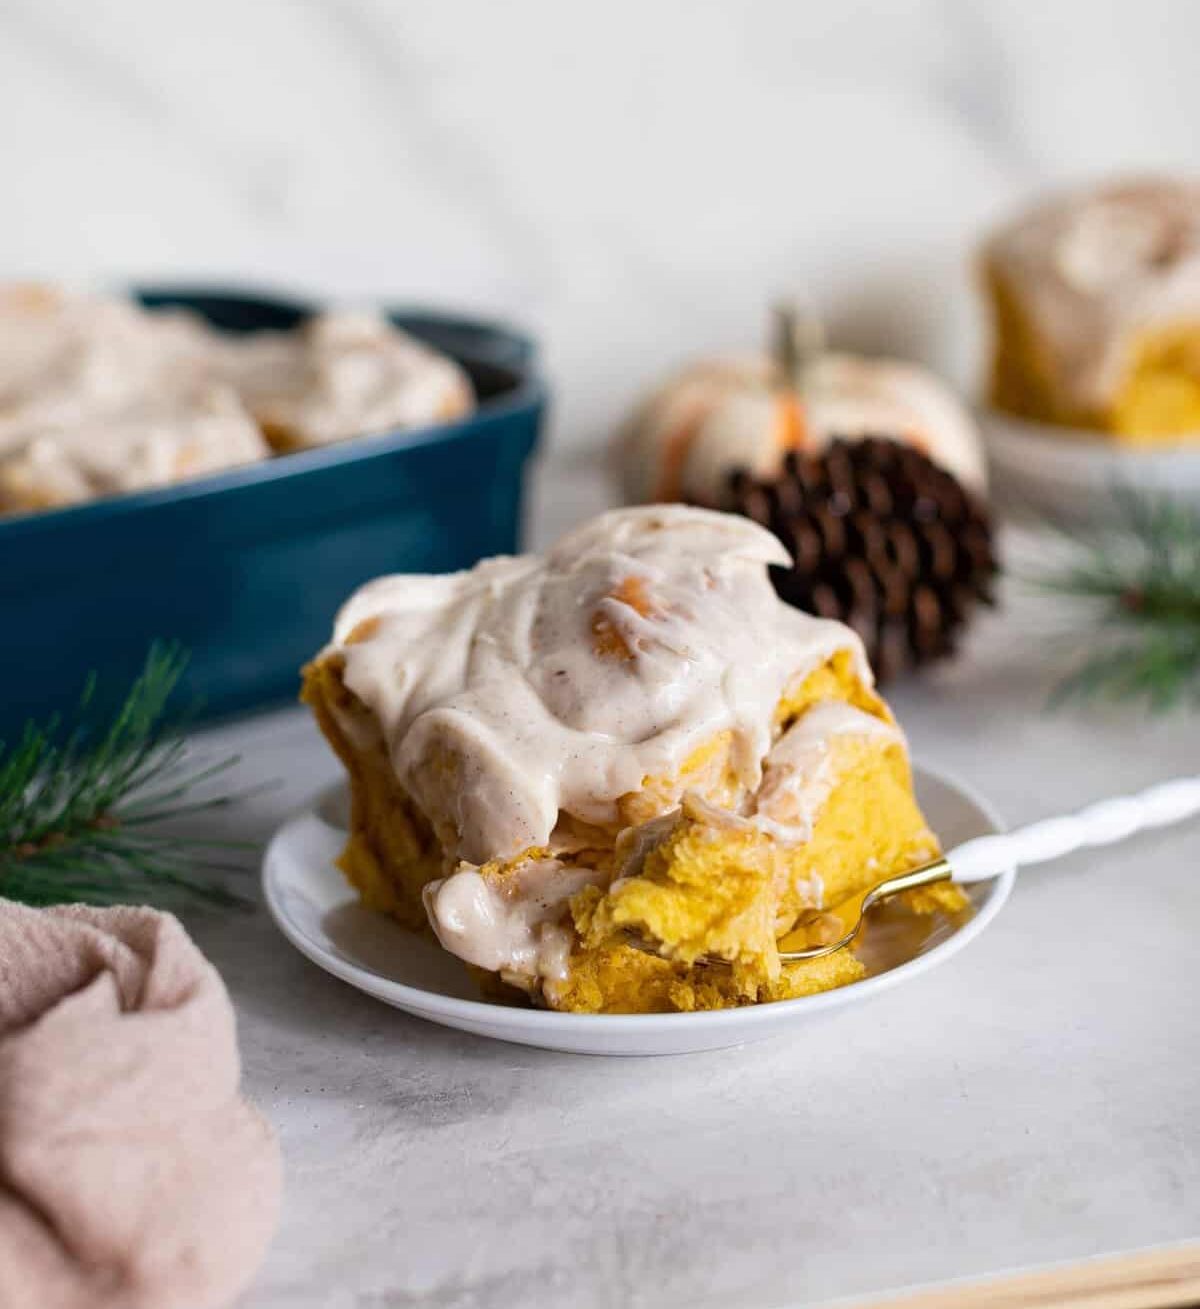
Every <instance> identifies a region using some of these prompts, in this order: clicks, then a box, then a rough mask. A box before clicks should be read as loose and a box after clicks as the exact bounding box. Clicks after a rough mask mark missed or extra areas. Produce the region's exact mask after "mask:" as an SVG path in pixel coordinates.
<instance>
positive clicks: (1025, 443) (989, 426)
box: [982, 410, 1200, 521]
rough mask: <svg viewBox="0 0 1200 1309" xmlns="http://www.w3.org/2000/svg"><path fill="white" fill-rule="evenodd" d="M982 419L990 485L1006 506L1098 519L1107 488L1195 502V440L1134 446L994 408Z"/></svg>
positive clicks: (1199, 456) (1198, 448)
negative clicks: (1005, 502) (1117, 488)
mask: <svg viewBox="0 0 1200 1309" xmlns="http://www.w3.org/2000/svg"><path fill="white" fill-rule="evenodd" d="M982 419H983V430H984V436H985V438H986V441H987V451H988V462H989V464H990V466H991V471H992V476H993V480H994V482H995V486H996V490H997V492H998V493H999V495H1000V496H1001V498H1002V499H1007V500H1008V501H1010V502H1012V503H1013V504H1014V506H1028V507H1032V508H1034V509H1036V510H1038V511H1039V512H1041V513H1043V514H1047V515H1049V516H1051V517H1053V518H1068V519H1073V520H1094V521H1103V520H1105V519H1110V518H1112V517H1113V516H1114V515H1115V513H1116V512H1117V510H1116V502H1115V501H1114V500H1113V496H1112V491H1113V488H1114V487H1119V488H1129V489H1132V490H1136V491H1147V492H1151V493H1155V494H1162V495H1165V496H1167V497H1168V498H1170V499H1172V500H1175V501H1178V502H1180V503H1182V504H1189V505H1196V506H1200V442H1197V441H1195V440H1192V441H1181V442H1178V443H1176V444H1172V445H1162V446H1151V447H1148V448H1143V449H1138V448H1136V447H1131V446H1123V445H1118V444H1117V443H1116V442H1115V441H1108V440H1105V439H1104V438H1103V437H1097V435H1096V433H1094V432H1073V431H1071V429H1069V428H1061V427H1050V426H1048V425H1047V424H1044V423H1031V422H1026V421H1025V420H1024V419H1020V418H1014V417H1012V416H1010V415H1008V414H1001V413H998V412H996V411H995V410H985V411H984V413H983V415H982Z"/></svg>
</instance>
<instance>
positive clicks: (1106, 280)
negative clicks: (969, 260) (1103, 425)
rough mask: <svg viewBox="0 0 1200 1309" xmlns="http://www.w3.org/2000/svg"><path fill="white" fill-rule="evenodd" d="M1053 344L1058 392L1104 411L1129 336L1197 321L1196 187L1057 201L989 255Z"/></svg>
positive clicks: (1199, 207) (1012, 230)
mask: <svg viewBox="0 0 1200 1309" xmlns="http://www.w3.org/2000/svg"><path fill="white" fill-rule="evenodd" d="M983 256H984V261H985V263H986V264H987V265H988V267H989V268H990V269H991V270H992V271H993V272H994V273H995V274H996V275H997V276H998V277H999V278H1000V279H1001V280H1002V281H1003V282H1005V283H1006V284H1007V285H1008V286H1009V287H1010V288H1011V290H1012V293H1013V294H1014V295H1015V296H1016V297H1017V299H1018V301H1019V303H1020V304H1021V305H1022V307H1023V308H1024V310H1025V312H1026V313H1028V314H1029V316H1030V317H1031V319H1032V320H1033V322H1034V324H1035V326H1036V330H1037V331H1038V333H1039V334H1040V336H1041V337H1042V338H1043V340H1045V341H1046V342H1047V343H1048V345H1049V348H1050V352H1051V358H1050V361H1049V362H1050V366H1051V367H1052V368H1053V369H1054V373H1055V381H1056V383H1057V386H1058V389H1059V390H1060V391H1061V392H1062V393H1063V394H1065V395H1067V396H1068V397H1070V398H1071V400H1072V402H1073V403H1075V404H1076V405H1078V406H1079V407H1081V408H1085V409H1086V408H1094V407H1102V406H1103V405H1104V404H1105V403H1107V401H1108V400H1109V399H1110V398H1111V396H1112V394H1113V392H1114V391H1115V390H1116V388H1117V387H1118V386H1119V385H1120V383H1121V380H1122V376H1123V373H1124V369H1125V366H1126V363H1127V360H1128V350H1129V345H1130V340H1131V337H1132V336H1133V335H1134V334H1135V333H1137V332H1140V331H1143V330H1145V329H1147V328H1155V327H1164V326H1169V325H1171V324H1174V323H1179V322H1184V323H1192V324H1195V323H1197V322H1200V184H1197V183H1195V182H1181V181H1167V180H1162V181H1153V180H1151V181H1142V182H1123V183H1117V184H1112V185H1108V186H1104V187H1100V188H1095V189H1091V190H1087V191H1084V192H1079V193H1075V194H1071V195H1067V196H1062V197H1058V198H1056V199H1053V200H1051V201H1049V202H1048V203H1046V204H1044V205H1041V206H1039V207H1038V208H1036V209H1034V210H1033V211H1032V212H1029V213H1026V214H1023V215H1021V216H1020V217H1019V218H1017V219H1015V220H1014V221H1013V222H1011V223H1009V224H1008V225H1006V226H1005V227H1003V228H1001V229H1000V230H999V231H997V232H996V233H995V235H994V236H993V237H992V238H991V239H990V241H989V242H988V243H987V245H986V246H985V247H984V251H983Z"/></svg>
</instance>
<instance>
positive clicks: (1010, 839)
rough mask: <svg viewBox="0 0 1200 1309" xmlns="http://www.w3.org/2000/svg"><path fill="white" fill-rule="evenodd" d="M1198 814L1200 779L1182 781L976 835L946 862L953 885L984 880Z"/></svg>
mask: <svg viewBox="0 0 1200 1309" xmlns="http://www.w3.org/2000/svg"><path fill="white" fill-rule="evenodd" d="M1198 813H1200V777H1180V778H1178V779H1177V780H1175V781H1173V782H1163V783H1161V785H1159V786H1152V787H1151V788H1150V789H1149V790H1148V791H1142V792H1141V793H1140V794H1138V795H1130V796H1123V797H1120V798H1118V799H1115V800H1101V801H1100V803H1099V804H1094V805H1089V806H1088V807H1087V808H1086V809H1081V810H1080V811H1079V812H1078V813H1077V814H1069V815H1067V816H1065V817H1063V818H1047V819H1045V820H1044V821H1043V822H1040V823H1031V824H1030V826H1028V827H1021V828H1018V829H1017V830H1016V831H1015V832H1001V833H997V834H996V835H995V836H977V837H976V838H975V839H974V840H973V841H964V842H963V844H962V845H960V846H958V847H956V848H955V849H953V850H951V851H950V852H949V853H948V854H947V855H946V860H947V862H948V863H949V864H950V867H951V868H952V869H953V872H954V880H955V881H956V882H964V883H966V882H985V881H987V879H988V878H990V877H997V876H999V874H1000V873H1002V872H1003V871H1004V870H1005V869H1006V868H1013V867H1017V868H1023V867H1025V866H1026V865H1027V864H1041V863H1045V862H1047V860H1050V859H1057V858H1059V856H1060V855H1065V854H1070V853H1071V852H1072V851H1074V850H1081V849H1083V847H1084V846H1091V845H1112V844H1113V843H1114V842H1116V841H1123V840H1124V839H1125V838H1126V837H1127V836H1132V835H1133V834H1134V832H1140V831H1142V830H1143V828H1147V827H1167V826H1169V825H1170V824H1171V823H1179V822H1182V821H1183V820H1184V819H1185V818H1191V817H1192V815H1193V814H1198Z"/></svg>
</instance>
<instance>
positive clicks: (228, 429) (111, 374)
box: [0, 285, 473, 512]
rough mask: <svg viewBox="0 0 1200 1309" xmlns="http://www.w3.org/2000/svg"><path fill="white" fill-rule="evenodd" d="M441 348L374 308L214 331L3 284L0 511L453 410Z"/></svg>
mask: <svg viewBox="0 0 1200 1309" xmlns="http://www.w3.org/2000/svg"><path fill="white" fill-rule="evenodd" d="M472 405H473V395H472V392H471V386H470V381H469V379H468V378H467V376H466V374H465V373H464V372H463V370H462V369H461V368H459V366H458V365H457V364H456V363H454V362H453V361H452V360H449V359H447V358H445V357H443V356H441V355H439V354H438V353H437V352H436V351H433V350H431V349H429V348H428V347H426V346H424V345H422V344H421V343H419V342H418V341H416V340H414V339H413V338H412V337H410V336H408V335H407V334H405V333H403V332H401V331H400V330H399V329H397V328H395V327H394V326H393V325H392V324H391V323H390V322H388V321H387V320H386V319H385V318H383V317H381V316H380V315H377V314H371V313H351V312H344V311H338V312H331V313H325V314H318V315H315V316H314V317H313V318H312V319H310V320H309V321H308V322H307V323H306V324H305V325H304V326H303V327H302V328H301V329H298V330H296V331H292V332H278V333H276V332H263V333H251V334H249V335H243V336H235V335H225V334H222V333H220V332H217V331H215V330H213V329H212V328H211V327H209V326H208V325H207V324H206V323H205V322H204V321H203V320H202V319H200V318H198V317H196V316H194V315H191V314H188V313H184V312H177V311H165V310H154V311H148V310H145V309H142V308H141V307H139V306H138V305H136V304H134V303H133V302H132V301H128V300H123V299H119V298H116V297H108V296H92V295H82V294H74V293H70V292H67V291H62V290H57V289H55V288H52V287H45V286H38V285H34V286H11V287H7V288H2V289H0V512H5V511H6V510H20V509H36V508H43V507H48V506H52V505H59V504H66V503H71V502H74V501H78V500H83V499H88V498H90V497H92V496H96V495H104V494H112V493H114V492H118V491H130V490H137V489H141V488H144V487H149V486H158V485H162V484H164V483H167V482H174V481H178V480H180V479H182V478H186V477H193V476H198V475H201V474H204V473H211V472H217V471H220V470H221V469H224V468H230V467H234V466H236V465H239V464H244V463H248V462H252V461H255V460H260V459H265V458H267V457H269V456H270V454H271V453H272V449H271V444H272V443H278V444H280V445H281V446H282V447H283V448H286V449H293V448H297V447H301V446H309V445H319V444H324V443H326V442H329V441H336V440H342V439H345V438H348V437H353V436H357V435H367V434H373V433H378V432H382V431H390V430H394V429H399V428H408V427H413V426H417V425H420V424H424V423H431V422H436V421H440V420H443V419H447V418H451V417H454V416H457V415H459V414H462V413H464V412H466V411H468V410H469V409H470V408H471V407H472Z"/></svg>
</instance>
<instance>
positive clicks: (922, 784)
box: [263, 768, 1016, 1055]
mask: <svg viewBox="0 0 1200 1309" xmlns="http://www.w3.org/2000/svg"><path fill="white" fill-rule="evenodd" d="M915 778H916V787H917V795H918V798H919V800H920V802H921V805H922V807H923V809H924V811H925V814H926V816H927V817H928V819H929V822H930V825H931V826H932V827H933V828H934V830H935V831H936V832H937V833H938V835H939V836H940V838H941V839H942V842H943V844H944V845H945V846H947V847H950V846H953V845H957V844H958V843H959V842H962V841H965V840H967V839H968V838H970V837H972V836H982V835H984V834H985V833H988V832H994V831H999V830H1001V824H1000V823H999V821H998V820H997V818H996V817H995V815H994V814H993V813H992V812H991V810H990V809H989V807H988V806H987V804H986V803H985V802H984V801H983V800H981V799H979V798H978V797H976V796H975V795H973V794H972V793H971V791H970V790H969V789H967V788H966V787H965V786H963V785H962V784H961V783H959V782H957V781H953V780H951V779H949V778H943V777H939V776H938V775H937V774H935V773H932V772H929V771H928V770H926V769H922V768H917V769H915ZM345 814H346V795H345V789H344V787H343V786H342V785H340V784H339V785H338V786H337V787H335V788H333V789H332V790H330V791H327V792H326V793H325V794H324V795H323V796H321V797H319V798H318V799H317V801H315V802H314V804H313V805H312V806H310V807H309V808H308V809H305V810H304V811H303V812H301V813H299V814H297V815H296V816H295V817H294V818H292V819H290V820H289V821H288V822H287V823H285V824H284V825H283V826H282V827H281V828H280V829H279V831H278V832H276V834H275V836H274V837H273V838H272V839H271V842H270V844H269V845H268V847H267V852H266V856H265V858H264V861H263V889H264V891H265V892H266V899H267V907H268V909H269V911H270V913H271V916H272V918H274V920H275V922H276V923H277V924H278V926H279V929H280V930H281V931H282V932H283V934H284V936H286V937H287V938H288V940H289V941H291V943H292V944H293V945H294V946H295V947H296V948H297V949H298V950H299V951H300V952H301V953H302V954H305V955H307V956H308V958H309V959H311V960H312V961H313V962H314V963H315V964H317V965H318V966H319V967H321V968H324V969H325V970H326V972H329V973H332V974H333V975H334V976H335V977H340V978H341V979H342V980H343V981H345V982H349V983H350V985H351V986H354V987H357V988H358V989H359V990H360V991H365V992H366V993H367V994H368V995H372V996H374V997H375V998H376V999H379V1000H382V1001H384V1003H386V1004H390V1005H394V1006H395V1007H396V1008H397V1009H403V1010H404V1011H405V1012H407V1013H410V1014H415V1015H416V1016H417V1017H418V1018H426V1019H428V1020H429V1021H430V1022H434V1023H441V1024H443V1025H444V1026H447V1027H456V1028H460V1029H461V1030H463V1031H466V1032H474V1033H476V1034H477V1035H479V1036H490V1037H493V1038H495V1039H497V1040H501V1041H514V1042H517V1043H518V1044H520V1045H533V1046H541V1047H542V1048H544V1049H547V1050H566V1051H570V1052H573V1053H577V1054H609V1055H660V1054H685V1053H690V1052H693V1051H697V1050H716V1049H721V1048H722V1047H725V1046H731V1045H744V1044H746V1043H748V1042H751V1041H761V1040H764V1039H765V1038H767V1037H770V1036H778V1035H782V1034H783V1033H785V1032H788V1031H791V1030H793V1029H795V1028H797V1027H799V1026H801V1025H803V1024H804V1023H805V1022H807V1021H808V1020H809V1019H810V1018H813V1017H815V1016H817V1015H818V1014H822V1013H826V1012H828V1011H829V1010H831V1009H838V1008H841V1007H842V1006H844V1005H850V1004H858V1003H861V1002H862V1001H864V1000H868V999H870V998H871V997H872V996H874V995H878V994H879V993H880V992H881V991H885V990H888V989H890V988H891V987H893V986H896V985H897V984H898V983H900V982H903V981H905V980H906V979H908V978H911V977H916V976H918V975H919V974H920V973H923V972H926V971H927V970H928V969H930V968H933V967H934V966H935V965H936V964H939V963H944V962H945V961H946V960H947V959H949V958H950V957H951V956H952V955H954V954H957V953H958V951H959V950H961V949H962V948H963V947H964V946H965V945H968V944H969V943H970V942H971V941H973V940H974V939H975V937H977V936H978V935H979V933H980V932H981V931H983V929H984V928H985V927H986V926H987V925H988V923H990V922H991V920H992V919H993V918H994V917H995V916H996V914H997V913H999V911H1000V908H1001V906H1002V905H1003V904H1004V902H1005V900H1007V899H1008V895H1009V892H1010V891H1011V890H1012V886H1013V882H1014V880H1015V878H1016V870H1015V869H1009V870H1007V871H1006V872H1005V873H1004V874H1003V875H1002V876H1000V877H998V878H996V879H995V880H994V881H991V882H986V883H982V884H979V885H976V886H970V887H966V888H964V889H965V890H966V892H967V894H968V896H969V897H970V898H971V901H972V905H973V911H972V912H970V913H968V914H964V915H959V916H957V917H956V920H955V921H951V920H949V919H947V918H945V917H944V916H941V915H937V916H934V917H931V918H928V919H922V920H919V922H918V923H916V924H914V919H913V917H912V916H911V915H903V916H897V917H896V918H895V919H894V921H893V922H891V923H890V924H889V923H888V922H886V921H884V920H883V919H877V920H876V923H875V926H874V927H873V930H872V931H870V932H869V933H868V934H867V939H866V942H865V944H864V945H863V947H862V949H861V950H860V951H859V956H860V958H862V959H863V962H864V963H865V964H866V965H867V970H868V976H867V977H866V978H864V979H863V980H862V981H860V982H855V983H854V984H853V985H851V986H844V987H841V988H839V989H838V990H834V991H823V992H821V993H820V994H818V995H812V996H805V997H803V998H802V999H799V1000H783V1001H780V1002H778V1003H776V1004H764V1005H753V1006H749V1007H747V1008H744V1009H722V1010H715V1011H711V1012H704V1013H692V1014H564V1013H554V1012H551V1011H548V1010H544V1009H526V1008H518V1007H515V1006H508V1005H503V1004H497V1003H494V1002H490V1001H486V1000H482V999H480V998H479V992H478V990H477V988H476V986H475V983H474V981H473V980H472V979H471V977H470V975H469V974H468V973H467V971H466V968H465V967H464V966H463V965H462V963H460V962H459V960H457V959H455V958H454V957H453V956H452V955H450V954H447V953H446V952H445V951H444V950H442V949H440V948H439V947H438V946H436V945H434V944H433V943H432V942H430V941H427V940H425V939H423V938H421V937H418V936H415V935H413V934H412V933H410V932H406V931H405V930H404V929H403V928H402V927H400V926H398V925H397V924H396V923H394V922H392V921H391V920H390V919H388V918H386V917H385V916H384V915H382V914H379V913H373V912H371V911H369V910H367V909H364V908H363V907H362V906H361V905H360V904H359V903H358V900H357V897H356V896H355V893H354V891H353V890H352V889H351V887H350V886H349V885H348V884H347V882H346V881H345V879H344V878H343V877H342V875H341V873H340V872H338V870H337V868H335V867H334V864H333V860H334V859H335V857H336V856H337V855H338V854H339V853H340V851H341V848H342V844H343V842H344V841H345ZM879 912H880V913H886V911H879Z"/></svg>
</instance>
